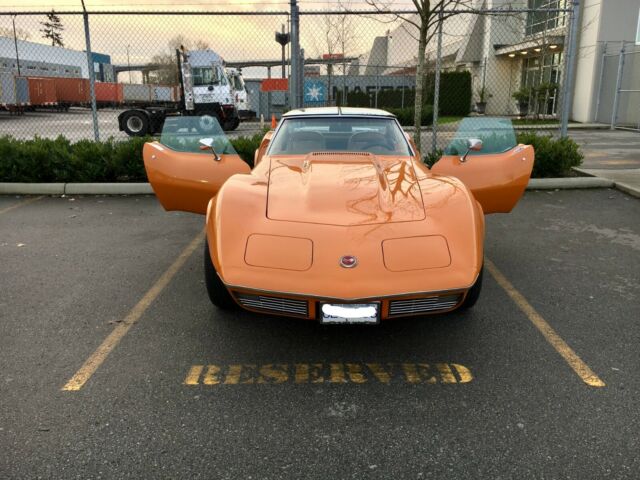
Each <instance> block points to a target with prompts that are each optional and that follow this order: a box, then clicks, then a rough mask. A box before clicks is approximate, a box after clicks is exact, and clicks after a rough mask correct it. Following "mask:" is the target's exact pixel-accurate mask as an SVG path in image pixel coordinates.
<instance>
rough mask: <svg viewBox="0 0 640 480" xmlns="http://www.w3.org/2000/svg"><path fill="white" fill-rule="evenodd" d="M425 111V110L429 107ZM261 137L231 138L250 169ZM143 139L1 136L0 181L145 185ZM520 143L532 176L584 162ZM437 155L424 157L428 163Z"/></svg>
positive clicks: (561, 144) (524, 138) (402, 115)
mask: <svg viewBox="0 0 640 480" xmlns="http://www.w3.org/2000/svg"><path fill="white" fill-rule="evenodd" d="M427 107H428V106H427ZM424 112H425V113H424V115H425V116H423V124H425V125H428V124H430V123H431V122H432V120H433V112H432V111H431V109H429V108H425V110H424ZM394 113H395V114H396V115H397V116H398V118H399V119H400V122H401V123H402V122H405V123H407V122H409V124H410V125H412V124H413V110H412V109H403V110H398V111H396V112H394ZM262 136H263V134H262V133H258V134H256V135H254V136H252V137H240V138H237V139H232V140H231V143H232V144H233V146H234V148H235V149H236V151H237V152H238V154H239V155H240V156H241V157H242V158H243V160H245V161H246V162H247V163H248V164H249V165H253V156H254V152H255V151H256V149H257V148H258V147H259V146H260V141H261V139H262ZM148 140H149V139H145V138H131V139H129V140H126V141H123V142H116V141H115V140H113V139H109V140H107V141H105V142H94V141H91V140H81V141H79V142H76V143H71V142H69V140H67V139H66V138H64V137H58V138H56V139H53V140H50V139H44V138H37V137H36V138H34V139H33V140H16V139H14V138H12V137H8V136H4V137H0V182H145V181H146V180H147V177H146V173H145V170H144V165H143V163H142V146H143V145H144V143H145V141H148ZM517 140H518V142H519V143H524V144H529V145H533V146H534V148H535V151H536V159H535V163H534V166H533V174H532V176H533V177H535V178H542V177H563V176H566V175H569V174H570V172H571V167H577V166H579V165H580V164H581V163H582V159H583V155H582V153H581V152H580V148H579V147H578V144H576V142H574V141H573V140H572V139H570V138H560V139H555V138H553V137H551V136H550V135H538V134H536V133H533V132H522V133H518V135H517ZM440 155H441V153H440V152H438V154H436V155H428V156H427V158H425V161H426V162H427V163H428V164H432V163H433V162H434V161H435V160H436V159H437V158H439V157H440Z"/></svg>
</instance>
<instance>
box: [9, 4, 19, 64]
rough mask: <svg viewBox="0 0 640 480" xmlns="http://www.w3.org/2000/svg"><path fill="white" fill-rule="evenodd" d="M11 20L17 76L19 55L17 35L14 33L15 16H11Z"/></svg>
mask: <svg viewBox="0 0 640 480" xmlns="http://www.w3.org/2000/svg"><path fill="white" fill-rule="evenodd" d="M11 21H12V22H13V44H14V45H15V47H16V65H17V66H18V76H20V55H18V35H17V34H16V16H15V15H13V16H12V17H11Z"/></svg>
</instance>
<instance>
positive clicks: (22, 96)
mask: <svg viewBox="0 0 640 480" xmlns="http://www.w3.org/2000/svg"><path fill="white" fill-rule="evenodd" d="M28 105H29V83H28V82H27V79H26V78H24V77H16V76H15V75H14V74H13V72H8V71H3V72H0V106H2V107H5V108H22V107H26V106H28Z"/></svg>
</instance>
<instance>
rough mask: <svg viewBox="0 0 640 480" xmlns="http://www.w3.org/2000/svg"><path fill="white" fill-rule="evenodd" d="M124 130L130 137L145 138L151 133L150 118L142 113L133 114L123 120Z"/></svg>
mask: <svg viewBox="0 0 640 480" xmlns="http://www.w3.org/2000/svg"><path fill="white" fill-rule="evenodd" d="M122 123H123V127H124V128H123V130H124V131H125V133H126V134H127V135H129V136H130V137H144V136H145V135H147V134H148V133H149V117H147V115H146V114H144V113H142V112H131V113H128V114H127V116H125V117H124V119H123V122H122Z"/></svg>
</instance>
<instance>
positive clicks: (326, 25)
mask: <svg viewBox="0 0 640 480" xmlns="http://www.w3.org/2000/svg"><path fill="white" fill-rule="evenodd" d="M322 21H323V38H322V46H321V47H320V48H318V46H317V45H316V46H315V50H316V53H317V56H318V57H321V56H322V55H323V54H328V55H329V60H330V61H331V60H333V59H336V60H337V58H335V57H337V56H340V57H342V58H343V60H342V63H341V65H342V75H343V76H344V75H346V69H347V67H346V64H345V62H344V58H345V57H346V56H347V55H348V54H350V53H352V49H353V48H354V44H355V42H356V39H357V36H356V33H355V29H354V25H353V16H352V15H349V14H346V13H340V14H332V13H327V14H325V15H324V16H323V17H322ZM333 67H334V64H333V63H328V64H327V78H328V80H327V83H328V85H327V101H328V102H329V103H331V101H332V95H333V93H332V88H331V79H332V75H333Z"/></svg>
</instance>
